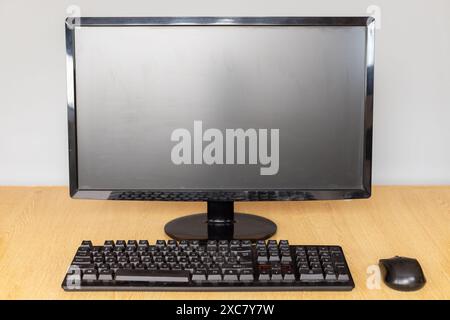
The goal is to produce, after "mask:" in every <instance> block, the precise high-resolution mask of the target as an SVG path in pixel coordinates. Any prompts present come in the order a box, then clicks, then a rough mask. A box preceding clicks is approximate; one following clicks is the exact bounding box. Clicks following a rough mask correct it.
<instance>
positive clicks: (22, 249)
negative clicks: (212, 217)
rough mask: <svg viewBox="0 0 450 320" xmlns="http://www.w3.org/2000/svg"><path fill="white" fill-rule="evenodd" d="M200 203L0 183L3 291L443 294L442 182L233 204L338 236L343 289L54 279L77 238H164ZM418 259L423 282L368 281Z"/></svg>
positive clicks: (447, 197)
mask: <svg viewBox="0 0 450 320" xmlns="http://www.w3.org/2000/svg"><path fill="white" fill-rule="evenodd" d="M205 210H206V205H205V204H203V203H176V202H125V201H97V200H72V199H70V198H69V196H68V191H67V188H64V187H1V188H0V298H1V299H233V300H236V299H450V186H441V187H375V188H374V192H373V196H372V198H371V199H369V200H352V201H309V202H253V203H252V202H246V203H237V204H236V210H239V211H240V212H249V213H256V214H259V215H261V216H265V217H267V218H270V219H272V220H273V221H275V222H276V223H277V225H278V232H277V234H276V235H275V237H274V239H278V240H279V239H288V240H289V241H290V243H292V244H317V245H319V244H338V245H341V246H342V247H343V249H344V252H345V255H346V257H347V261H348V263H349V266H350V270H351V272H352V274H353V277H354V280H355V283H356V288H355V289H354V290H353V291H351V292H229V293H223V292H222V293H221V292H217V293H216V292H175V293H173V292H103V293H99V292H86V293H69V292H64V291H63V290H62V289H61V281H62V279H63V277H64V274H65V271H66V269H67V267H68V265H69V263H70V261H71V259H72V257H73V255H74V253H75V250H76V248H77V247H78V245H79V244H80V242H81V240H83V239H91V240H93V241H94V243H95V244H102V243H103V241H104V240H106V239H148V240H150V241H152V242H153V241H155V240H157V239H167V237H166V235H165V234H164V231H163V227H164V224H165V223H166V222H167V221H169V220H170V219H173V218H175V217H178V216H180V215H186V214H189V213H197V212H204V211H205ZM394 255H404V256H409V257H415V258H417V259H419V261H420V263H421V265H422V267H423V269H424V272H425V275H426V277H427V280H428V283H427V285H426V286H425V287H424V288H423V289H422V290H420V291H417V292H410V293H405V292H397V291H394V290H391V289H389V288H387V287H386V286H385V285H384V284H381V289H372V290H369V289H368V288H367V286H366V281H367V278H368V275H367V268H368V267H369V266H371V265H376V264H377V262H378V259H380V258H386V257H391V256H394Z"/></svg>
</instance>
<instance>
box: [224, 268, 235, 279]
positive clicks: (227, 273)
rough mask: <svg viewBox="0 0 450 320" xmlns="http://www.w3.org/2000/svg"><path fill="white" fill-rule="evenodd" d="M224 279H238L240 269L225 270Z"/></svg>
mask: <svg viewBox="0 0 450 320" xmlns="http://www.w3.org/2000/svg"><path fill="white" fill-rule="evenodd" d="M223 281H238V271H237V270H225V271H224V272H223Z"/></svg>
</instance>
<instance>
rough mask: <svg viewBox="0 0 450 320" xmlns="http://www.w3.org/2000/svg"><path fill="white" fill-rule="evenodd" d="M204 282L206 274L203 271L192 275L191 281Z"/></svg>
mask: <svg viewBox="0 0 450 320" xmlns="http://www.w3.org/2000/svg"><path fill="white" fill-rule="evenodd" d="M204 280H206V272H205V271H203V270H196V271H194V273H193V274H192V281H204Z"/></svg>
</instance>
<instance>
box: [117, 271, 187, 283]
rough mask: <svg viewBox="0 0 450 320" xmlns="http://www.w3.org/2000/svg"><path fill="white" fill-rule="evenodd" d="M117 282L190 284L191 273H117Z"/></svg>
mask: <svg viewBox="0 0 450 320" xmlns="http://www.w3.org/2000/svg"><path fill="white" fill-rule="evenodd" d="M115 280H116V281H139V282H142V281H145V282H149V281H150V282H189V271H185V270H168V271H164V270H125V269H119V270H117V271H116V278H115Z"/></svg>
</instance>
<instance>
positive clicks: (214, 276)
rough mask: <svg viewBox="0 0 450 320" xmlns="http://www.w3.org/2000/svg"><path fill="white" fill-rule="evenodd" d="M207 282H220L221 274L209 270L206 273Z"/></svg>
mask: <svg viewBox="0 0 450 320" xmlns="http://www.w3.org/2000/svg"><path fill="white" fill-rule="evenodd" d="M207 278H208V281H222V274H221V273H220V271H219V270H209V271H207Z"/></svg>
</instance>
